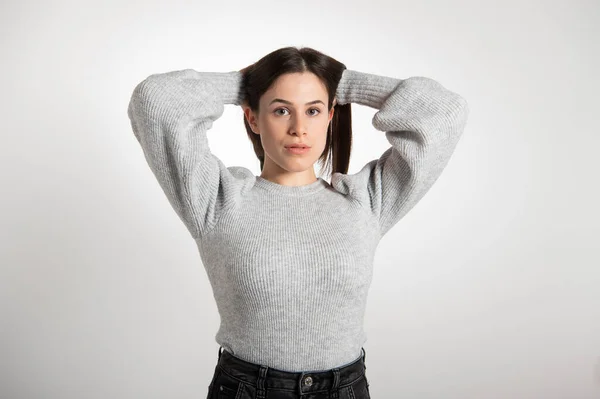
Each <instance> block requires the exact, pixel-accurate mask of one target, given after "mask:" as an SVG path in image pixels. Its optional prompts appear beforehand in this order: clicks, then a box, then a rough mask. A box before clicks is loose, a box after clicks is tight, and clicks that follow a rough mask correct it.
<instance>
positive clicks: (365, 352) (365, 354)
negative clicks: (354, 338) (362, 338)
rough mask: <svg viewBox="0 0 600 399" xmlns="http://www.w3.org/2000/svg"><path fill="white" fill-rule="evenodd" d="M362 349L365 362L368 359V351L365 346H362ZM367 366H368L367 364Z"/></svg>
mask: <svg viewBox="0 0 600 399" xmlns="http://www.w3.org/2000/svg"><path fill="white" fill-rule="evenodd" d="M361 349H362V351H363V362H365V361H366V359H367V351H365V348H364V347H363V348H361ZM365 368H366V366H365Z"/></svg>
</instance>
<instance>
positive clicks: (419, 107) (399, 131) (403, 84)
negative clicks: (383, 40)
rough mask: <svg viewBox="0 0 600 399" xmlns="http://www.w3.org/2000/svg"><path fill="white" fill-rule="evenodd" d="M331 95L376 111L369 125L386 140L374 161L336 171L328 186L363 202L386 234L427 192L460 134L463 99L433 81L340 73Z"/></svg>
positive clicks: (465, 112)
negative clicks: (351, 170)
mask: <svg viewBox="0 0 600 399" xmlns="http://www.w3.org/2000/svg"><path fill="white" fill-rule="evenodd" d="M336 96H337V98H338V102H339V103H340V104H346V103H357V104H360V105H365V106H368V107H371V108H375V109H378V111H377V112H376V113H375V115H374V116H373V120H372V124H373V126H374V127H375V128H376V129H377V130H380V131H383V132H385V137H386V138H387V140H388V141H389V142H390V144H391V147H390V148H388V149H387V150H386V151H385V152H384V153H383V154H382V155H381V156H380V157H379V158H378V159H374V160H372V161H370V162H368V163H367V164H366V165H364V166H363V168H362V169H361V170H360V171H359V172H357V173H356V174H352V175H346V174H342V173H335V174H333V175H332V178H331V184H332V186H333V187H334V188H336V189H337V190H338V191H340V192H344V193H346V194H348V195H350V196H351V197H354V198H355V199H357V200H358V201H359V202H360V203H362V204H363V205H364V206H365V207H366V208H367V209H368V210H369V211H370V212H371V213H372V215H373V217H374V218H375V219H376V220H377V222H378V224H379V231H380V235H381V236H383V235H385V234H386V233H387V232H388V231H389V230H390V229H391V228H392V227H393V226H394V225H395V224H396V223H397V222H398V221H399V220H400V219H401V218H402V217H404V215H406V213H408V211H410V210H411V209H412V208H413V207H414V206H415V204H416V203H417V202H419V200H421V198H423V196H424V195H425V193H427V191H428V190H429V189H430V188H431V186H432V185H433V183H435V181H436V180H437V178H438V177H439V176H440V174H441V173H442V171H443V169H444V168H445V167H446V165H447V163H448V161H449V160H450V157H451V155H452V153H453V152H454V149H455V147H456V144H457V143H458V141H459V139H460V136H461V135H462V132H463V130H464V127H465V124H466V121H467V118H468V114H469V106H468V104H467V101H466V100H465V99H464V98H462V97H461V96H460V95H458V94H457V93H454V92H452V91H450V90H448V89H446V88H445V87H444V86H442V85H441V84H440V83H438V82H437V81H435V80H433V79H430V78H427V77H422V76H415V77H410V78H408V79H404V80H402V79H397V78H392V77H387V76H381V75H374V74H369V73H364V72H359V71H354V70H345V71H344V73H343V75H342V78H341V79H340V83H339V85H338V89H337V93H336Z"/></svg>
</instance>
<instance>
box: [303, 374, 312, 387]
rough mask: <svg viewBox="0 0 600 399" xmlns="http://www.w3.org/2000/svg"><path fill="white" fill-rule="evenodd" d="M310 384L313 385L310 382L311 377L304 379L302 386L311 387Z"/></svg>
mask: <svg viewBox="0 0 600 399" xmlns="http://www.w3.org/2000/svg"><path fill="white" fill-rule="evenodd" d="M312 383H313V380H312V377H311V376H308V377H306V378H304V385H308V386H311V385H312Z"/></svg>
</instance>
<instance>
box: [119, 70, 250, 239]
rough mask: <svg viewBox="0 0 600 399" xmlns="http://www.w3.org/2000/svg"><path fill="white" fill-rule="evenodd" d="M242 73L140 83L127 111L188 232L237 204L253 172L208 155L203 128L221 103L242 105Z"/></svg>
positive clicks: (161, 77) (186, 74)
mask: <svg viewBox="0 0 600 399" xmlns="http://www.w3.org/2000/svg"><path fill="white" fill-rule="evenodd" d="M241 77H242V75H241V73H240V72H237V71H233V72H198V71H195V70H193V69H185V70H180V71H172V72H167V73H161V74H154V75H150V76H149V77H147V78H146V79H145V80H143V81H142V82H140V83H139V84H138V85H137V86H136V87H135V89H134V90H133V94H132V96H131V100H130V102H129V106H128V109H127V114H128V116H129V119H130V121H131V127H132V129H133V133H134V134H135V137H136V138H137V140H138V141H139V143H140V145H141V147H142V149H143V152H144V156H145V158H146V160H147V162H148V165H149V166H150V169H151V170H152V172H153V173H154V175H155V176H156V179H157V180H158V182H159V184H160V186H161V188H162V189H163V191H164V193H165V194H166V196H167V198H168V200H169V202H170V204H171V206H172V207H173V209H174V210H175V212H176V213H177V214H178V216H179V217H180V219H181V220H182V221H183V223H184V224H185V225H186V227H187V229H188V231H189V232H190V234H191V235H192V236H193V237H194V238H197V237H200V236H201V235H202V234H204V233H205V232H206V231H208V230H210V229H211V227H212V226H214V225H215V223H216V222H217V219H218V218H219V217H220V215H221V213H222V212H224V211H225V210H226V209H227V208H228V206H230V205H231V204H232V203H233V202H235V201H236V200H237V199H238V198H239V197H240V195H241V193H242V191H243V189H244V187H245V186H246V185H247V184H246V183H248V184H250V183H249V182H250V180H249V179H250V178H253V174H252V173H251V172H250V171H249V170H248V169H246V168H243V167H241V166H233V167H229V168H228V167H226V166H225V165H224V164H223V162H222V161H221V160H220V159H219V158H217V157H216V156H215V155H214V154H212V153H211V151H210V148H209V145H208V139H207V136H206V133H207V131H208V130H209V129H210V128H211V127H212V124H213V122H214V121H215V120H216V119H218V118H219V117H220V116H221V115H222V114H223V111H224V105H225V104H235V105H239V104H241V101H242V98H241V90H240V83H241Z"/></svg>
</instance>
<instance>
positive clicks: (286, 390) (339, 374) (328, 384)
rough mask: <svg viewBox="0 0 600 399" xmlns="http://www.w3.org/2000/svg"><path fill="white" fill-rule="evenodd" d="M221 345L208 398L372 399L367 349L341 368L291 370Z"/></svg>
mask: <svg viewBox="0 0 600 399" xmlns="http://www.w3.org/2000/svg"><path fill="white" fill-rule="evenodd" d="M221 349H223V347H219V360H218V362H217V366H216V367H215V373H214V374H213V378H212V381H211V382H210V385H209V387H208V396H207V399H333V398H335V399H370V398H371V397H370V396H369V382H368V381H367V375H366V373H365V370H366V369H367V366H366V365H365V358H366V352H365V349H364V348H362V355H361V356H360V357H359V358H358V359H356V360H355V361H354V362H352V363H350V364H348V365H346V366H344V367H340V368H337V367H336V368H333V369H330V370H325V371H318V372H308V371H304V372H295V373H293V372H287V371H283V370H277V369H274V368H271V367H267V366H263V365H260V364H255V363H250V362H247V361H245V360H242V359H240V358H238V357H236V356H234V355H232V354H231V353H229V352H228V351H226V350H223V351H221Z"/></svg>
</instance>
